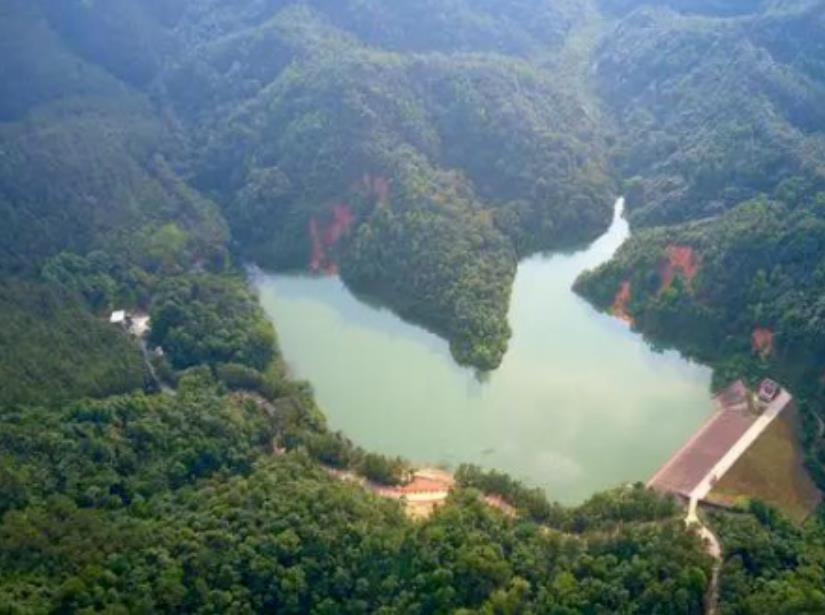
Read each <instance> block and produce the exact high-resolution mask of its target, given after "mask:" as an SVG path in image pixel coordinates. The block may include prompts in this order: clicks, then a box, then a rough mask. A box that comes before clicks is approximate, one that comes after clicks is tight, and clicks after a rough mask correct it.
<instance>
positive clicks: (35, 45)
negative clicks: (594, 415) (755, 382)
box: [0, 0, 825, 614]
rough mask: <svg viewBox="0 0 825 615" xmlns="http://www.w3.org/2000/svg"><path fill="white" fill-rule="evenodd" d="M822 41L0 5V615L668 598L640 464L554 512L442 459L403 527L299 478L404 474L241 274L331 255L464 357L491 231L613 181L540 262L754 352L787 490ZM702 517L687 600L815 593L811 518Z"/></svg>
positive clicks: (346, 4) (395, 518)
mask: <svg viewBox="0 0 825 615" xmlns="http://www.w3.org/2000/svg"><path fill="white" fill-rule="evenodd" d="M823 34H825V4H823V3H822V2H820V1H818V0H810V1H808V0H762V1H759V0H752V1H750V0H749V1H742V2H735V3H734V2H720V1H716V0H655V1H654V0H649V1H640V0H593V1H592V2H590V1H585V2H578V1H573V0H532V1H528V0H440V1H436V0H419V1H416V2H413V1H408V2H400V1H396V2H393V1H390V0H304V1H297V0H231V1H226V0H220V1H219V0H178V1H176V2H169V1H166V0H106V1H103V0H61V1H55V0H31V1H25V0H5V1H4V2H3V3H2V6H0V219H2V221H3V223H2V225H0V284H2V286H0V316H2V319H3V328H2V331H0V388H2V392H0V515H2V517H0V612H4V613H5V612H9V613H31V612H34V613H39V612H94V611H102V612H110V613H118V612H204V613H205V612H262V611H277V612H296V613H297V612H310V611H311V612H322V613H350V612H351V613H356V612H359V613H363V612H382V613H394V612H405V613H406V612H409V613H440V612H453V611H459V610H461V609H466V611H461V612H483V613H531V612H532V613H560V614H561V613H580V612H586V613H608V612H610V613H613V612H620V613H700V612H702V610H703V596H704V593H705V590H706V587H707V584H708V580H709V578H710V574H711V562H710V560H709V558H708V557H706V556H705V555H704V553H703V550H702V548H701V545H700V543H699V540H698V538H697V537H696V536H695V534H694V533H693V532H691V531H689V530H687V529H686V528H684V525H683V523H682V522H681V520H680V519H678V518H675V517H674V513H675V508H674V505H673V503H672V502H669V501H666V500H662V499H660V498H658V497H657V496H655V495H653V494H651V493H649V492H647V491H646V490H645V489H644V488H642V487H641V486H636V487H626V488H620V489H617V490H616V491H613V492H609V493H606V494H598V495H596V496H594V497H593V498H592V499H591V500H590V501H589V502H587V503H585V504H584V505H582V506H581V507H578V508H575V509H565V508H562V507H560V506H557V505H554V504H551V503H549V502H548V501H547V500H546V499H545V498H544V496H543V495H542V494H540V493H537V492H536V490H531V489H528V488H525V487H523V486H521V485H518V484H517V483H515V482H514V481H512V480H511V479H509V478H507V477H503V476H502V475H498V474H496V473H491V474H489V475H484V474H481V473H479V472H477V471H476V470H474V469H468V468H463V469H462V471H461V472H460V473H459V478H460V483H461V485H462V486H461V488H459V489H458V490H457V492H456V493H455V494H454V495H453V496H452V499H451V501H450V502H449V503H448V505H447V506H446V507H445V508H444V509H442V510H441V511H439V512H438V513H437V514H436V515H435V516H434V517H433V518H432V519H430V520H428V521H426V522H413V521H410V520H408V519H406V518H405V517H404V516H403V514H402V512H401V508H400V507H399V506H398V505H397V504H395V503H391V502H384V501H379V500H378V499H377V498H376V497H374V496H373V495H371V494H369V493H366V492H363V491H362V490H361V489H360V488H358V487H356V486H353V485H349V484H346V483H342V482H341V481H339V480H337V479H335V478H334V477H333V476H332V475H331V473H330V472H329V470H330V469H337V470H349V471H351V472H353V473H356V474H360V475H363V476H366V477H367V478H369V479H371V480H373V481H376V482H378V483H385V484H394V483H398V482H399V481H402V480H403V479H404V473H405V470H406V465H405V464H404V462H403V461H401V460H398V459H389V458H384V457H381V456H379V455H374V454H371V453H369V452H368V451H364V450H362V449H360V448H358V447H357V446H355V445H353V444H352V443H351V442H349V441H348V440H347V439H346V437H345V436H343V435H341V434H335V433H332V432H330V431H329V430H328V428H327V427H326V425H325V422H324V419H323V415H322V414H321V412H320V410H319V409H318V408H316V406H315V403H314V401H313V397H312V392H311V389H310V387H309V386H307V385H306V384H304V383H297V382H294V381H293V380H291V379H290V378H289V376H288V374H287V370H286V368H285V364H284V360H283V358H282V357H281V356H280V353H279V350H278V347H277V338H276V334H275V329H274V328H273V326H272V324H271V323H269V322H268V321H267V319H266V318H265V317H264V314H263V312H262V310H261V308H260V306H259V305H258V303H257V299H256V297H255V296H254V295H253V294H252V293H251V292H250V291H249V289H248V288H247V286H246V285H245V283H244V274H243V270H242V269H241V266H242V265H243V264H244V263H247V262H252V263H257V264H259V265H261V266H265V267H269V268H274V269H289V270H302V271H310V272H312V273H315V274H317V275H327V274H334V273H339V274H340V275H341V276H342V278H343V279H344V280H345V281H346V282H347V283H348V284H349V285H350V286H351V287H353V288H354V289H355V290H357V291H359V292H362V293H365V294H368V295H371V296H372V297H374V298H377V299H380V300H381V301H382V302H383V303H385V304H387V305H388V306H390V307H391V308H393V309H394V310H396V311H397V312H399V313H400V314H402V315H403V316H405V317H407V318H410V319H413V320H415V321H416V322H419V323H422V324H424V325H426V326H428V327H430V328H432V329H433V330H435V331H436V332H438V333H439V334H441V335H443V336H444V337H445V338H447V339H448V340H449V341H450V342H451V347H452V350H453V354H454V356H455V357H456V359H457V360H458V361H459V362H461V363H464V364H468V365H472V366H474V367H478V368H481V369H493V368H495V367H497V366H498V364H499V363H500V361H501V359H502V357H503V356H504V353H505V351H506V346H507V340H508V338H509V327H508V324H507V319H506V316H507V309H508V303H509V295H510V288H511V285H512V281H513V278H514V275H515V270H516V265H517V262H518V260H519V259H520V258H523V257H525V256H527V255H529V254H532V253H534V252H537V251H545V250H555V249H560V248H567V247H573V246H578V245H581V244H582V243H585V242H587V241H588V240H590V239H592V238H594V237H596V236H597V235H598V234H599V233H600V232H601V231H602V230H604V229H605V228H606V227H607V225H608V223H609V221H610V214H611V202H612V200H613V197H614V196H615V195H616V194H618V193H619V189H620V187H621V188H623V189H624V190H625V191H626V193H627V196H628V205H629V217H630V220H631V223H632V225H633V226H634V227H635V228H636V230H637V232H636V234H635V235H634V237H633V239H632V240H631V241H630V242H629V243H628V244H627V245H626V246H624V247H623V248H622V250H621V251H620V252H619V254H618V255H617V257H616V259H615V260H614V261H612V262H611V263H609V264H607V265H606V266H604V267H603V268H601V269H600V270H598V271H596V272H594V273H591V274H588V275H587V276H585V277H584V278H582V279H581V280H580V281H579V283H578V285H577V288H578V289H579V290H580V292H582V293H583V294H584V295H585V296H586V297H588V298H589V299H591V300H592V301H593V302H594V303H596V304H597V305H599V306H601V307H603V308H604V309H609V308H610V307H611V306H612V305H614V301H615V297H616V294H617V292H618V290H619V289H620V288H621V287H622V285H623V284H627V285H628V288H629V290H630V295H629V302H628V303H627V305H625V306H623V309H625V310H626V312H627V314H628V315H629V316H631V317H632V318H633V319H634V320H635V326H636V327H637V328H638V329H639V330H641V331H642V332H644V333H645V334H646V335H647V336H648V337H649V338H650V339H651V340H652V341H653V342H655V343H657V344H660V345H672V346H675V347H677V348H679V349H680V350H682V351H683V352H685V353H686V354H689V355H691V356H695V357H698V358H700V359H701V360H703V361H705V362H708V363H710V364H711V365H713V366H714V367H715V368H716V370H717V372H716V376H717V379H718V380H719V381H720V382H721V381H722V380H724V379H726V378H729V377H733V376H739V375H746V376H748V377H751V378H757V377H760V376H762V375H764V374H772V375H778V376H780V377H781V379H782V380H783V382H784V383H786V384H788V385H789V386H791V387H792V388H793V390H794V393H795V394H797V396H798V398H799V399H800V402H801V409H802V412H803V416H804V418H805V420H806V428H805V429H806V431H805V434H803V435H804V439H805V443H806V446H807V451H808V452H809V465H810V468H811V470H812V472H813V474H814V476H815V477H816V478H817V480H818V481H819V482H820V484H825V472H823V469H822V468H823V467H825V456H823V455H825V453H824V452H823V451H825V446H823V442H822V438H821V437H818V436H817V431H818V423H817V418H816V417H817V415H821V413H820V411H819V409H820V408H821V407H822V403H823V400H825V390H824V389H823V385H822V382H823V380H822V378H821V375H822V373H823V371H824V370H825V354H823V349H824V348H825V334H823V330H822V325H821V320H822V314H821V312H822V305H821V303H822V301H821V295H822V290H823V283H822V280H823V278H822V272H823V255H825V234H823V222H824V221H825V203H824V202H823V196H822V195H821V194H822V193H823V190H825V184H823V174H825V167H824V166H823V161H825V140H823V139H824V137H823V134H824V133H823V131H824V130H825V115H824V113H825V111H823V107H822V105H821V104H820V102H821V100H823V99H825V97H824V96H823V94H825V47H823V45H825V36H823ZM120 307H128V308H130V309H132V310H138V311H143V312H146V313H148V314H150V315H151V317H152V323H153V328H152V333H151V337H150V339H149V340H148V344H149V345H150V346H161V347H163V349H164V351H165V354H164V355H163V356H158V355H154V354H153V355H152V356H151V357H149V356H148V355H146V356H141V352H140V349H139V348H138V346H137V344H136V343H135V342H134V340H132V339H131V338H129V337H128V336H127V335H126V334H124V333H122V332H120V331H118V330H115V329H114V328H112V327H110V326H109V325H108V323H106V322H105V321H104V317H105V316H107V315H108V312H110V311H111V310H112V309H114V308H120ZM275 324H276V325H277V323H275ZM161 383H163V384H164V386H165V387H171V388H172V389H174V390H173V392H172V393H170V392H169V389H168V388H167V390H166V392H165V393H163V394H157V389H158V386H159V384H161ZM90 398H94V399H90ZM273 451H274V452H276V453H277V454H273ZM476 489H480V490H482V491H488V492H492V493H496V494H498V495H501V496H503V497H504V498H505V500H507V501H508V502H509V503H511V504H512V505H514V506H515V508H516V510H517V512H518V516H517V517H515V518H510V517H508V516H506V515H503V514H500V513H499V512H498V511H495V510H492V509H490V508H489V507H487V506H486V505H484V504H482V502H481V501H480V498H479V492H478V491H477V490H476ZM550 495H551V496H552V494H550ZM713 524H714V526H715V527H716V528H717V530H718V531H719V533H720V536H721V537H722V538H723V541H724V542H725V547H726V551H725V561H724V565H723V567H722V580H721V591H720V609H721V612H723V613H743V614H744V613H774V612H780V611H778V610H777V609H780V610H782V609H784V611H785V612H798V613H817V612H822V611H823V608H825V606H824V605H825V596H823V592H822V590H821V588H822V587H823V585H825V572H824V571H825V560H824V559H823V555H822V541H823V538H822V536H823V530H822V527H823V524H822V521H821V514H820V515H819V516H818V517H817V518H815V519H813V520H811V522H810V523H809V524H808V526H806V527H805V528H803V529H800V528H794V527H792V526H790V525H788V524H787V523H786V522H784V521H783V520H782V519H781V518H779V517H778V516H777V514H776V513H774V512H773V511H770V510H768V509H766V508H765V507H762V506H761V505H759V504H758V503H757V504H754V505H753V506H752V508H751V510H750V512H749V513H747V514H743V515H741V516H736V517H732V516H729V515H725V514H720V515H719V516H718V517H717V518H715V519H714V521H713Z"/></svg>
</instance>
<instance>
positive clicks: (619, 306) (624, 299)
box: [610, 280, 633, 325]
mask: <svg viewBox="0 0 825 615" xmlns="http://www.w3.org/2000/svg"><path fill="white" fill-rule="evenodd" d="M630 297H631V294H630V281H629V280H625V281H624V282H622V283H621V284H620V285H619V291H618V292H617V293H616V298H615V299H613V307H612V308H610V313H611V314H613V316H615V317H616V318H618V319H619V320H623V321H625V322H627V323H630V324H631V325H632V324H633V317H632V316H631V315H630V313H629V312H628V311H627V305H628V304H629V303H630Z"/></svg>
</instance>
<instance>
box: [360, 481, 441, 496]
mask: <svg viewBox="0 0 825 615" xmlns="http://www.w3.org/2000/svg"><path fill="white" fill-rule="evenodd" d="M451 488H452V484H450V483H447V482H445V481H441V480H434V479H431V478H424V477H421V476H415V477H414V478H413V480H412V481H411V482H409V483H407V484H406V485H401V486H399V487H377V488H376V489H375V492H376V493H378V494H379V495H382V496H384V497H393V498H400V497H402V496H405V495H413V494H422V493H441V492H444V491H449V490H450V489H451Z"/></svg>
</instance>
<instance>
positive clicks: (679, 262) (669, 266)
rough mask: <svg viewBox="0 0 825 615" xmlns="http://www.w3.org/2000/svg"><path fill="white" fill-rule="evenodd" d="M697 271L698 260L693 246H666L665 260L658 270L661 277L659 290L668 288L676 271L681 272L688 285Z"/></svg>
mask: <svg viewBox="0 0 825 615" xmlns="http://www.w3.org/2000/svg"><path fill="white" fill-rule="evenodd" d="M698 271H699V262H698V260H697V258H696V252H694V250H693V248H691V247H689V246H668V247H667V250H666V252H665V260H664V262H663V263H662V265H661V269H660V272H659V273H660V275H661V277H662V286H661V288H660V292H661V291H664V290H667V289H668V288H670V285H671V284H673V280H674V278H675V277H676V274H677V273H678V274H681V276H682V278H684V280H685V282H687V284H688V285H690V283H691V282H693V278H695V277H696V273H697V272H698Z"/></svg>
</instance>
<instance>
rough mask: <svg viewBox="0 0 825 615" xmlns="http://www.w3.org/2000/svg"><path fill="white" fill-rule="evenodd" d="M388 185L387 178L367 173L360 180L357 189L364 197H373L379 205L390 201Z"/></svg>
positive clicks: (389, 183)
mask: <svg viewBox="0 0 825 615" xmlns="http://www.w3.org/2000/svg"><path fill="white" fill-rule="evenodd" d="M390 185H391V182H390V180H389V179H388V178H386V177H384V176H382V175H370V174H369V173H367V174H366V175H364V177H363V178H362V179H361V182H360V185H358V186H357V189H358V190H359V191H360V192H361V193H362V194H364V195H366V196H371V197H374V198H375V200H376V201H378V202H379V203H386V202H388V201H389V200H390Z"/></svg>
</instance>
